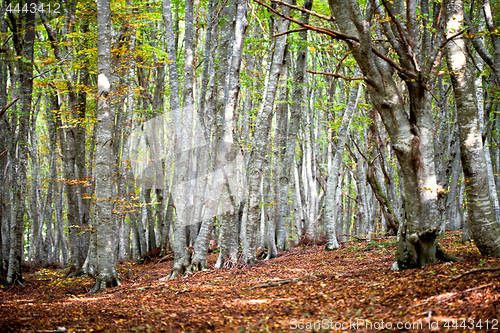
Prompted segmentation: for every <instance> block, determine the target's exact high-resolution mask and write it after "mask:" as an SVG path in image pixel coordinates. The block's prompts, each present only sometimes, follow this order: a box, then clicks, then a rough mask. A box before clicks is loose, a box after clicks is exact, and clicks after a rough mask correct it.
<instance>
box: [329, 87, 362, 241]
mask: <svg viewBox="0 0 500 333" xmlns="http://www.w3.org/2000/svg"><path fill="white" fill-rule="evenodd" d="M361 91H362V85H361V84H358V85H357V86H354V87H353V88H352V89H351V93H350V96H349V102H348V103H347V105H346V107H345V111H344V114H343V115H342V122H341V124H340V128H339V131H338V134H337V137H338V141H337V143H336V147H335V154H334V156H333V161H332V165H331V169H330V170H329V175H328V181H327V183H326V204H325V231H326V245H325V250H326V251H332V250H336V249H338V248H339V244H338V242H337V235H336V231H335V228H336V227H335V224H336V223H335V221H336V218H337V216H336V214H335V206H336V205H337V202H336V201H335V199H336V198H335V197H336V195H335V194H336V192H337V186H339V174H340V171H341V170H340V169H341V168H340V167H341V165H342V158H343V156H344V146H345V144H346V142H347V135H348V132H349V125H350V124H351V120H352V115H353V114H354V111H356V108H357V106H358V101H359V97H360V96H361Z"/></svg>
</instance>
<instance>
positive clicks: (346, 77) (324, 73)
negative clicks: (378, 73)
mask: <svg viewBox="0 0 500 333" xmlns="http://www.w3.org/2000/svg"><path fill="white" fill-rule="evenodd" d="M307 72H308V73H311V74H318V75H327V76H333V77H337V78H339V79H344V80H347V81H357V80H366V77H364V76H345V75H342V74H337V73H329V72H315V71H311V70H307Z"/></svg>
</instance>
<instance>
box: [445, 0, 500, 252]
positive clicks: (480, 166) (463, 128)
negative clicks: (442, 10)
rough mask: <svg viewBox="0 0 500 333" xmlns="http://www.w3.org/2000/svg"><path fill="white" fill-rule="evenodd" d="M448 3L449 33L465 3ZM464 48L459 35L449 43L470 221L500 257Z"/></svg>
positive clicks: (483, 246) (482, 243)
mask: <svg viewBox="0 0 500 333" xmlns="http://www.w3.org/2000/svg"><path fill="white" fill-rule="evenodd" d="M445 6H446V19H447V28H448V34H449V35H452V34H454V33H456V32H457V31H459V30H460V29H461V28H462V26H461V22H462V21H463V18H464V14H463V2H462V1H461V0H447V1H446V2H445ZM464 50H465V41H464V40H463V37H462V36H459V37H457V38H455V39H454V40H453V41H452V42H450V43H448V45H447V48H446V56H447V61H448V68H449V69H450V77H451V82H452V84H453V92H454V95H455V100H456V105H457V120H458V128H459V136H460V156H461V160H462V168H463V172H464V177H465V191H466V193H467V204H468V208H469V214H468V216H469V224H470V227H471V231H472V235H473V238H474V242H475V243H476V246H477V247H478V249H479V251H480V252H481V254H483V255H488V256H495V257H499V256H500V225H499V224H498V223H497V221H496V218H495V215H494V212H493V209H492V205H491V200H490V193H489V189H488V173H487V171H486V161H485V158H484V152H483V144H482V138H481V132H480V126H479V122H478V107H477V105H476V103H475V100H474V93H475V92H474V83H473V81H472V79H471V74H470V72H469V68H468V67H467V56H466V54H465V52H464Z"/></svg>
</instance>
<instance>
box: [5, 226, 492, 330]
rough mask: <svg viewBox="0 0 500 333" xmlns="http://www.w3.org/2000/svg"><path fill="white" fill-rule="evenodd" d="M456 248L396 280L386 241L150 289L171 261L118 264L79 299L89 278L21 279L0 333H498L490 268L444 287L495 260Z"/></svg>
mask: <svg viewBox="0 0 500 333" xmlns="http://www.w3.org/2000/svg"><path fill="white" fill-rule="evenodd" d="M459 240H460V235H459V234H458V233H453V234H449V235H448V237H447V238H445V239H441V240H440V242H441V245H442V246H443V248H444V249H445V250H447V251H448V252H449V253H452V254H455V255H460V256H462V257H464V258H466V259H467V260H466V261H465V262H462V263H452V264H449V263H443V262H437V263H435V264H433V265H430V266H428V267H425V268H422V269H415V270H409V271H404V272H391V271H389V268H390V266H391V264H392V262H393V259H394V251H395V247H394V244H393V243H394V239H387V238H386V239H379V240H376V241H372V242H351V243H346V244H344V246H343V247H342V249H340V250H338V251H335V252H323V251H322V248H321V247H300V248H297V249H293V250H291V251H289V252H284V253H282V254H281V256H280V257H278V258H276V259H273V260H269V261H267V262H262V263H259V264H258V265H256V266H254V267H251V268H243V269H232V270H227V269H222V270H212V271H208V272H200V273H196V274H193V275H190V276H189V277H187V278H179V279H176V280H174V281H160V279H161V278H162V277H165V276H167V275H168V273H169V271H170V267H171V265H172V262H160V263H157V264H155V263H154V262H153V263H149V264H146V265H136V264H134V263H125V264H122V265H120V267H119V271H120V274H121V277H122V285H121V286H120V287H117V288H113V289H109V290H107V291H106V292H103V293H99V294H97V295H89V294H88V293H87V292H88V291H89V290H90V288H91V287H92V284H93V280H92V279H91V278H76V279H67V280H66V279H64V278H63V273H62V272H61V271H58V270H50V269H42V270H38V271H33V272H29V273H26V274H25V279H26V283H25V285H26V287H25V288H23V287H20V286H15V287H3V288H1V289H0V303H1V304H0V332H59V331H64V330H66V331H75V332H78V331H80V332H138V331H144V332H160V331H162V332H183V331H187V332H260V331H262V332H267V331H273V332H291V331H295V332H296V331H302V332H311V331H316V332H322V331H325V332H327V331H332V330H335V331H345V332H349V331H350V332H352V331H359V332H361V331H373V332H376V331H397V330H398V327H399V328H405V325H406V328H409V327H412V326H413V328H412V329H410V330H409V331H415V332H425V331H457V332H458V331H460V332H464V331H467V332H469V331H470V332H473V331H476V332H487V331H500V323H499V322H498V319H499V318H500V280H499V278H498V276H499V274H500V270H496V271H479V272H474V273H471V274H468V275H465V276H463V277H461V278H459V279H454V280H452V278H453V277H457V276H459V275H461V274H463V273H465V272H467V271H469V270H471V269H475V268H479V269H483V268H486V267H498V266H500V259H498V258H489V257H482V256H480V255H479V252H478V251H477V249H476V248H475V247H474V246H473V245H472V244H466V245H463V244H460V242H459ZM215 260H216V255H215V254H213V255H211V257H210V262H211V264H212V265H213V264H214V263H215ZM283 280H285V281H283ZM279 281H281V284H279V283H276V282H279ZM452 320H457V321H455V322H453V321H452ZM342 326H343V327H342ZM382 328H383V330H382Z"/></svg>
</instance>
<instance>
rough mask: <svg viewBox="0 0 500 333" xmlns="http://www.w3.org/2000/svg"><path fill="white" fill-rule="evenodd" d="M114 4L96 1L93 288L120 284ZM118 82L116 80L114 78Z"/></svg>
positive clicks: (99, 288)
mask: <svg viewBox="0 0 500 333" xmlns="http://www.w3.org/2000/svg"><path fill="white" fill-rule="evenodd" d="M112 24H113V23H112V21H111V6H110V0H99V1H97V31H98V32H97V72H98V76H97V94H98V98H97V127H96V131H97V133H96V140H97V142H96V166H95V177H96V210H97V212H96V220H95V225H96V231H97V239H96V247H97V273H98V277H97V280H96V282H95V284H94V287H92V290H91V292H92V293H95V292H97V291H99V290H105V289H106V288H107V287H114V286H117V285H119V284H120V282H119V280H118V275H117V273H116V262H115V258H114V255H113V236H114V233H113V217H112V202H111V200H112V193H113V179H114V177H113V170H114V167H113V160H114V159H113V154H112V151H113V150H112V145H113V126H114V116H115V115H114V114H113V112H112V110H113V108H112V107H111V105H110V104H111V99H112V96H111V95H110V92H111V83H112V82H111V80H112V78H111V71H112V68H111V25H112ZM113 83H116V82H113Z"/></svg>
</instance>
